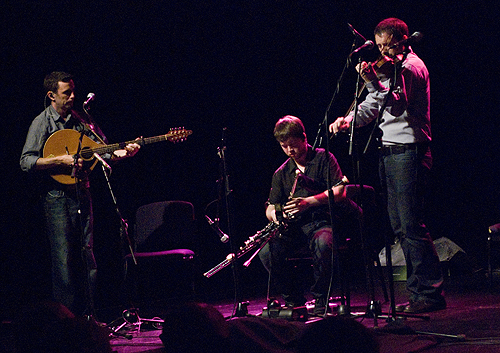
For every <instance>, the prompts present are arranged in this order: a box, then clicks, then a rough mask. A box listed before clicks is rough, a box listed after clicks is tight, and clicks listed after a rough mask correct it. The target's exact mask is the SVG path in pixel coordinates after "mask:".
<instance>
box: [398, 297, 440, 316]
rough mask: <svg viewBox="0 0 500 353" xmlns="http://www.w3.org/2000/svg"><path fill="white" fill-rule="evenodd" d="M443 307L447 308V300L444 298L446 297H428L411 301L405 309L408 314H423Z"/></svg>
mask: <svg viewBox="0 0 500 353" xmlns="http://www.w3.org/2000/svg"><path fill="white" fill-rule="evenodd" d="M443 309H446V301H445V300H444V298H443V299H442V300H439V301H430V300H427V299H423V300H417V301H415V302H411V303H410V304H409V305H408V306H407V307H406V308H405V309H404V312H405V313H407V314H422V313H430V312H433V311H438V310H443Z"/></svg>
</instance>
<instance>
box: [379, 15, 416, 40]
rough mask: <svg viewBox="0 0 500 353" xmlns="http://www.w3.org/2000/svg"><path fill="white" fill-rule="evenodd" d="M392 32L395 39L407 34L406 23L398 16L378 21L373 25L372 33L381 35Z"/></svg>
mask: <svg viewBox="0 0 500 353" xmlns="http://www.w3.org/2000/svg"><path fill="white" fill-rule="evenodd" d="M385 32H387V33H389V34H392V36H393V37H394V39H395V40H397V41H400V40H402V39H403V36H408V33H409V32H408V26H407V25H406V23H404V22H403V21H401V20H400V19H399V18H395V17H391V18H386V19H385V20H382V21H380V23H379V24H378V25H377V27H375V30H374V34H375V35H379V36H380V35H382V33H385Z"/></svg>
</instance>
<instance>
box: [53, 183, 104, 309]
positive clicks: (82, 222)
mask: <svg viewBox="0 0 500 353" xmlns="http://www.w3.org/2000/svg"><path fill="white" fill-rule="evenodd" d="M78 200H80V202H79V201H78ZM79 210H80V211H81V214H79ZM44 213H45V221H46V230H47V234H48V238H49V241H50V248H51V258H52V291H53V299H54V300H56V301H58V302H60V303H62V304H64V305H65V306H66V307H67V308H68V309H70V310H71V311H72V312H73V313H74V314H75V315H83V314H85V312H86V310H92V308H93V302H92V300H93V294H94V288H95V279H96V273H97V266H96V262H95V258H94V254H93V250H92V246H93V243H92V228H93V224H92V201H91V197H90V191H89V189H88V188H80V190H79V195H77V193H76V189H74V188H68V190H67V191H66V190H64V191H63V190H51V191H49V192H47V194H46V195H45V200H44ZM87 314H92V312H87Z"/></svg>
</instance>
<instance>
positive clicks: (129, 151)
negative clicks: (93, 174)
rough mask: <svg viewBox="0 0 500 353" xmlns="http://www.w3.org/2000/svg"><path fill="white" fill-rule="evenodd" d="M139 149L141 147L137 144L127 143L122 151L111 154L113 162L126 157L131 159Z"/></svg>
mask: <svg viewBox="0 0 500 353" xmlns="http://www.w3.org/2000/svg"><path fill="white" fill-rule="evenodd" d="M139 139H140V138H137V139H136V140H139ZM140 149H141V146H140V145H139V144H137V143H129V144H128V145H127V146H125V148H124V149H122V150H116V151H114V152H113V157H112V158H113V160H119V159H123V158H127V157H133V156H135V154H136V153H137V152H139V150H140Z"/></svg>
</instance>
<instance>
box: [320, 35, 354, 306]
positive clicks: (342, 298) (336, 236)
mask: <svg viewBox="0 0 500 353" xmlns="http://www.w3.org/2000/svg"><path fill="white" fill-rule="evenodd" d="M355 48H356V38H354V41H353V43H352V46H351V50H350V52H352V51H353V50H354V49H355ZM349 59H350V58H349V57H348V58H347V60H346V63H345V64H344V68H343V69H342V72H341V74H340V77H339V78H338V80H337V85H336V87H335V91H334V93H333V96H332V98H331V100H330V103H329V104H328V106H327V108H326V111H325V116H324V119H323V122H322V123H320V124H319V128H318V132H317V134H316V138H315V140H314V143H313V146H312V148H313V149H316V147H317V145H318V144H319V145H321V143H322V136H323V130H324V137H325V141H326V146H325V151H326V152H327V153H329V151H330V138H329V134H328V115H329V113H330V109H331V107H332V106H333V103H334V102H335V100H336V98H337V95H338V93H339V91H340V86H341V84H342V81H343V79H344V76H345V73H346V70H347V68H348V67H349V64H350V60H349ZM326 160H327V181H326V182H327V185H328V207H329V211H330V224H331V227H332V233H333V237H334V239H333V243H334V245H333V248H332V254H331V260H332V261H331V266H332V269H331V275H330V284H329V287H328V292H327V294H326V306H325V313H324V314H325V315H326V313H327V312H328V308H329V301H330V293H331V290H332V283H333V273H334V266H335V271H336V273H337V278H339V280H340V305H339V307H338V308H337V310H338V314H339V315H346V314H347V315H348V314H349V313H350V303H349V302H350V299H346V297H347V296H346V290H345V280H344V276H343V274H344V273H343V271H342V266H341V264H340V259H339V256H338V253H339V241H340V239H339V234H338V232H334V231H333V224H334V223H333V204H334V202H335V200H334V195H333V190H332V188H331V187H330V185H331V168H330V158H327V159H326ZM335 254H337V256H335ZM346 301H347V306H346Z"/></svg>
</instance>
